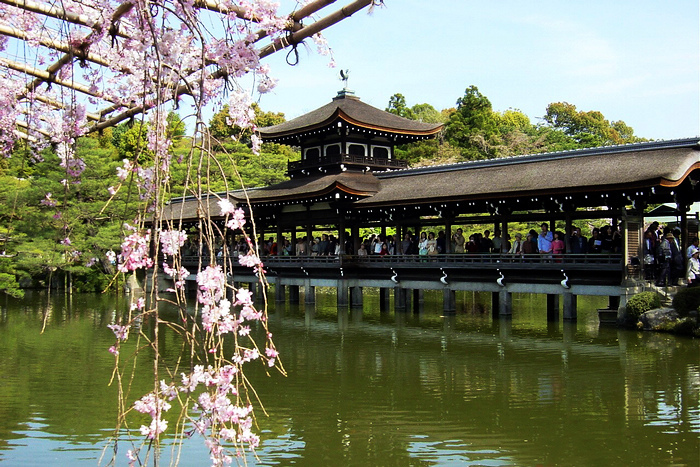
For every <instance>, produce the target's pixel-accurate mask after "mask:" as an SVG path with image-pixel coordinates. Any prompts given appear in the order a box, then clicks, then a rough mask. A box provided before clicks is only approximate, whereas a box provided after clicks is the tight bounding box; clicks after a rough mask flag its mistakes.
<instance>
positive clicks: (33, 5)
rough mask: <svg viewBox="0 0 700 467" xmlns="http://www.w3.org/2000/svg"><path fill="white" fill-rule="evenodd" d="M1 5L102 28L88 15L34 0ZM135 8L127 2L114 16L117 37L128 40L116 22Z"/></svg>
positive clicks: (10, 0) (9, 0) (13, 0)
mask: <svg viewBox="0 0 700 467" xmlns="http://www.w3.org/2000/svg"><path fill="white" fill-rule="evenodd" d="M0 3H4V4H5V5H10V6H13V7H15V8H19V9H21V10H25V11H30V12H32V13H37V14H40V15H44V16H48V17H50V18H56V19H59V20H61V21H68V22H69V23H73V24H77V25H79V26H87V27H89V28H93V29H100V28H101V26H100V25H99V24H94V23H90V19H89V18H88V17H87V15H79V14H77V13H72V12H70V11H66V10H64V9H63V8H56V7H53V6H49V5H45V4H41V3H37V2H33V1H32V0H0ZM133 7H134V4H133V3H131V2H126V3H122V4H121V5H119V7H118V8H117V9H116V10H115V11H114V14H113V15H112V27H113V28H115V29H114V31H113V32H114V33H115V34H116V35H118V36H120V37H124V38H128V36H127V35H125V34H124V33H122V32H120V31H119V28H118V27H115V22H116V21H117V20H118V19H119V18H121V17H122V16H123V15H125V14H126V13H127V12H128V11H129V10H131V9H132V8H133ZM115 16H116V19H115Z"/></svg>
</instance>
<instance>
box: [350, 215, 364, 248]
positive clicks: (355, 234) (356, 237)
mask: <svg viewBox="0 0 700 467" xmlns="http://www.w3.org/2000/svg"><path fill="white" fill-rule="evenodd" d="M350 235H352V253H353V254H354V255H356V254H357V252H358V251H359V249H360V243H361V242H362V239H361V238H360V226H359V225H358V224H357V223H353V225H352V227H350Z"/></svg>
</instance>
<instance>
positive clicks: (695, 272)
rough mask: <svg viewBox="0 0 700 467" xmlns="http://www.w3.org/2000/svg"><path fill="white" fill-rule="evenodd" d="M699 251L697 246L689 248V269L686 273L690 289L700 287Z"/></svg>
mask: <svg viewBox="0 0 700 467" xmlns="http://www.w3.org/2000/svg"><path fill="white" fill-rule="evenodd" d="M698 253H700V250H698V247H697V246H690V247H689V248H688V254H689V256H690V258H688V268H687V272H686V275H685V276H686V279H688V287H697V286H698V285H700V260H698Z"/></svg>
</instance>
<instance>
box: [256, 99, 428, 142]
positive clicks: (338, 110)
mask: <svg viewBox="0 0 700 467" xmlns="http://www.w3.org/2000/svg"><path fill="white" fill-rule="evenodd" d="M336 118H341V119H343V120H345V121H346V122H349V123H352V124H354V125H357V126H359V127H363V128H371V129H376V130H383V131H387V132H393V133H400V134H409V135H432V134H434V133H437V132H438V131H440V128H442V124H440V123H423V122H419V121H417V120H410V119H407V118H403V117H399V116H398V115H394V114H392V113H389V112H386V111H384V110H380V109H377V108H376V107H372V106H371V105H369V104H365V103H364V102H362V101H361V100H360V99H359V98H358V97H355V96H352V95H346V94H341V95H339V96H338V97H335V98H334V99H333V100H332V101H331V102H329V103H328V104H326V105H324V106H323V107H319V108H318V109H316V110H313V111H311V112H309V113H307V114H304V115H302V116H300V117H297V118H294V119H292V120H289V121H288V122H284V123H280V124H279V125H274V126H270V127H266V128H260V135H261V136H262V138H263V139H265V140H268V139H273V138H279V137H282V136H289V135H294V134H298V133H301V132H304V131H308V130H313V129H316V128H322V127H325V126H327V125H329V124H330V123H332V122H333V121H335V120H336Z"/></svg>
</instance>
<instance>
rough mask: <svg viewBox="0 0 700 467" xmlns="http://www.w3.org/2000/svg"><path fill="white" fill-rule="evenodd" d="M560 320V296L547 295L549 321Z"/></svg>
mask: <svg viewBox="0 0 700 467" xmlns="http://www.w3.org/2000/svg"><path fill="white" fill-rule="evenodd" d="M557 320H559V295H554V294H547V321H557Z"/></svg>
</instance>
